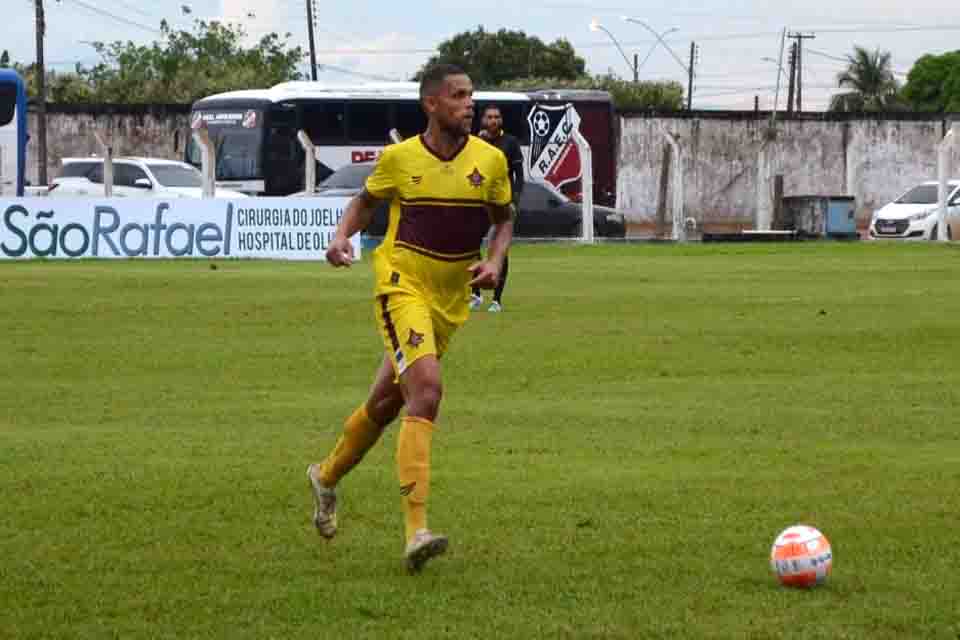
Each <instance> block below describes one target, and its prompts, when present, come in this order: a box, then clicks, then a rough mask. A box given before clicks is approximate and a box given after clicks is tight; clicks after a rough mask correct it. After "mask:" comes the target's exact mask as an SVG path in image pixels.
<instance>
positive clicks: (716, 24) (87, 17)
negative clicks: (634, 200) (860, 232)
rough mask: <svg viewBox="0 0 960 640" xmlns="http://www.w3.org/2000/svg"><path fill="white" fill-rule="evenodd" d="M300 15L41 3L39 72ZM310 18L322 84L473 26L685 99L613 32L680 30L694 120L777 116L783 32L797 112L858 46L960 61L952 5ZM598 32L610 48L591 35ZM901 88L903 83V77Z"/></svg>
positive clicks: (529, 5)
mask: <svg viewBox="0 0 960 640" xmlns="http://www.w3.org/2000/svg"><path fill="white" fill-rule="evenodd" d="M305 1H306V0H182V1H181V0H164V1H163V2H157V1H155V0H153V1H147V0H110V1H109V2H108V1H107V0H59V1H57V0H45V6H46V12H47V23H48V27H47V39H46V60H47V64H48V66H51V67H52V68H55V69H59V70H69V69H71V68H72V67H73V65H74V64H75V63H77V62H80V63H85V64H92V63H94V62H96V56H95V55H94V53H93V50H92V48H91V47H90V45H89V44H86V42H89V41H95V40H101V41H112V40H133V41H135V42H142V43H147V42H149V41H151V40H154V39H156V37H157V36H158V35H159V31H158V26H159V24H160V21H161V20H162V19H167V20H168V21H169V22H171V23H173V24H174V26H177V27H181V28H187V27H189V25H190V21H191V20H192V19H195V18H202V19H207V20H213V19H217V20H220V19H227V20H229V21H234V22H239V23H240V24H242V25H243V26H244V28H245V29H246V30H247V32H248V33H249V34H250V35H251V36H254V37H255V36H259V35H262V34H264V33H268V32H271V31H277V32H279V33H281V34H284V33H287V32H290V33H291V38H290V43H291V44H293V45H302V46H303V47H304V49H306V43H307V30H306V5H305ZM3 4H4V7H5V13H6V15H7V18H6V22H7V24H8V26H7V27H5V29H4V31H5V33H4V36H3V38H2V40H0V49H8V50H9V51H10V54H11V57H12V58H13V59H14V60H16V61H20V62H29V61H32V60H33V59H34V56H35V54H36V51H35V42H34V30H33V21H34V8H33V7H34V0H3ZM183 4H185V5H187V6H188V7H189V8H190V13H189V14H185V13H184V11H183V10H182V9H181V5H183ZM316 4H317V8H318V14H319V15H317V32H316V39H317V43H316V46H317V50H318V55H317V62H318V63H319V64H321V65H326V66H325V67H323V69H322V70H321V73H320V78H321V79H322V80H327V81H336V82H346V81H350V80H351V79H358V80H359V79H364V78H368V77H369V78H371V79H374V78H388V79H406V78H408V77H409V76H410V75H411V74H412V73H413V72H415V71H416V70H417V69H418V68H419V66H420V65H421V64H422V63H423V62H424V61H425V60H426V59H427V57H429V55H430V51H432V50H433V49H434V48H435V47H436V45H437V44H438V43H439V42H441V41H443V40H444V39H446V38H448V37H450V36H452V35H454V34H456V33H458V32H461V31H465V30H471V29H474V28H476V27H477V26H478V25H483V26H484V27H485V28H486V29H488V30H494V31H495V30H497V29H501V28H508V29H518V30H522V31H525V32H526V33H527V34H530V35H536V36H539V37H540V38H542V39H544V40H546V41H548V42H549V41H552V40H554V39H556V38H560V37H563V38H566V39H568V40H569V41H570V42H571V43H572V44H573V45H574V48H575V49H576V50H577V52H578V54H579V55H580V56H582V57H583V58H584V59H585V60H586V61H587V69H588V70H589V71H590V72H593V73H604V72H607V71H612V72H614V73H616V74H618V75H620V76H622V77H625V78H631V77H632V71H631V69H630V67H629V66H628V64H627V62H626V61H625V60H624V56H623V55H621V53H620V52H619V51H618V49H617V47H616V46H615V45H614V42H613V40H614V39H616V41H617V42H618V43H619V44H620V46H621V48H622V49H623V52H624V54H625V55H626V57H627V58H628V59H632V57H633V55H634V53H638V54H639V56H640V59H641V60H642V59H644V58H646V57H647V54H648V53H649V52H650V51H651V48H652V53H650V56H649V59H648V61H647V62H646V64H645V65H643V67H642V68H641V69H640V77H641V78H642V79H656V80H662V79H673V80H678V81H682V82H683V83H684V85H686V72H685V71H684V69H683V67H682V66H681V65H680V64H679V63H678V61H677V60H676V59H675V58H674V57H673V55H671V52H670V51H668V50H667V49H666V48H664V47H662V46H659V45H658V46H656V47H654V44H655V43H656V41H655V40H654V39H653V37H652V36H651V35H650V33H649V31H648V30H647V29H646V28H644V27H643V26H642V25H640V24H632V23H628V22H624V21H623V20H622V17H623V16H624V15H629V16H631V17H633V18H636V19H638V20H640V21H642V22H644V23H646V24H647V25H648V26H649V27H650V28H651V29H653V30H655V31H657V32H661V33H662V32H664V31H666V30H668V29H671V28H672V29H676V31H674V32H672V33H671V34H669V35H668V36H667V37H666V38H665V40H666V42H667V44H668V45H669V46H670V48H671V49H672V50H673V52H674V53H675V54H676V56H677V58H680V59H681V60H682V61H684V63H686V61H687V59H688V57H689V55H690V43H691V41H696V42H697V44H698V45H699V47H700V55H699V62H698V63H697V66H696V70H697V78H696V85H695V89H694V97H693V105H694V107H695V108H704V109H712V108H730V109H752V108H753V100H754V96H755V95H758V96H759V97H760V105H761V108H770V107H772V106H773V99H774V93H775V85H776V82H777V75H778V69H777V66H776V64H774V63H772V62H768V61H765V60H764V58H777V57H778V56H779V53H780V39H781V38H780V34H781V32H782V30H783V29H784V28H787V29H788V30H789V31H798V32H805V33H812V34H814V35H815V36H816V38H815V39H813V40H806V41H805V42H804V46H805V54H806V55H805V57H804V93H803V97H804V108H805V109H817V108H822V107H823V106H824V105H825V104H826V102H827V100H828V99H829V96H830V94H831V93H832V92H833V91H834V89H833V87H835V85H836V74H837V72H838V71H840V70H841V69H843V67H844V63H843V62H842V59H843V57H844V56H845V55H846V54H848V53H849V52H850V51H851V50H852V48H853V46H854V45H860V46H864V47H867V48H871V49H872V48H877V47H879V48H881V49H885V50H889V51H890V52H891V53H892V54H893V63H894V69H895V70H896V71H897V72H899V73H901V74H906V72H907V71H909V70H910V67H911V66H912V64H913V62H914V61H915V60H916V59H917V58H918V57H919V56H921V55H923V54H926V53H935V54H939V53H943V52H946V51H953V50H957V49H960V42H958V40H960V5H957V4H956V2H946V1H944V0H912V1H910V2H904V1H903V0H897V1H896V2H894V1H892V0H871V1H869V2H868V1H867V0H839V1H837V0H833V1H828V0H806V1H805V2H803V3H796V6H794V7H792V8H789V9H777V10H772V9H770V8H769V7H770V5H772V4H773V3H770V2H762V1H760V0H724V1H723V2H721V1H719V0H701V1H700V2H693V1H692V0H675V1H674V2H671V3H663V2H660V1H658V2H630V3H628V2H624V1H623V0H594V1H593V2H587V1H584V2H575V1H573V0H528V1H526V2H516V1H511V2H504V1H498V0H491V1H490V2H487V3H470V4H471V5H472V4H476V5H478V8H476V9H473V8H466V9H465V8H464V3H454V2H449V0H444V1H439V0H407V1H406V2H398V1H397V0H391V1H385V0H351V1H350V2H340V3H330V2H324V1H323V0H316ZM8 5H10V8H9V9H6V7H7V6H8ZM468 6H469V5H468ZM161 7H162V8H161ZM594 18H596V19H597V20H598V21H599V22H600V24H602V25H603V27H604V28H605V29H606V30H607V31H609V34H612V37H611V35H608V34H607V33H605V32H603V31H599V32H592V31H591V30H590V29H589V25H590V22H591V20H592V19H594ZM11 24H12V25H16V26H15V28H10V27H9V25H11ZM304 71H306V67H304ZM899 77H900V78H901V80H904V79H905V75H900V76H899ZM782 95H783V93H781V98H780V104H781V105H782V104H783V102H784V99H783V97H782Z"/></svg>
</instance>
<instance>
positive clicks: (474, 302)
mask: <svg viewBox="0 0 960 640" xmlns="http://www.w3.org/2000/svg"><path fill="white" fill-rule="evenodd" d="M482 306H483V296H478V295H476V294H475V293H471V294H470V311H476V310H477V309H479V308H480V307H482Z"/></svg>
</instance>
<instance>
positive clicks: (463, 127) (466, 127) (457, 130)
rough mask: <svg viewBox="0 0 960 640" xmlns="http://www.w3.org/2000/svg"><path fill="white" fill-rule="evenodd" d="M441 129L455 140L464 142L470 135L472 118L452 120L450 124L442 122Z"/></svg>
mask: <svg viewBox="0 0 960 640" xmlns="http://www.w3.org/2000/svg"><path fill="white" fill-rule="evenodd" d="M439 124H440V128H441V129H442V130H443V132H444V133H445V134H446V135H448V136H450V138H451V139H453V140H462V139H463V138H466V137H467V136H468V135H470V129H471V127H472V125H473V118H472V117H469V118H468V117H461V118H451V119H450V121H449V122H442V121H441V122H440V123H439Z"/></svg>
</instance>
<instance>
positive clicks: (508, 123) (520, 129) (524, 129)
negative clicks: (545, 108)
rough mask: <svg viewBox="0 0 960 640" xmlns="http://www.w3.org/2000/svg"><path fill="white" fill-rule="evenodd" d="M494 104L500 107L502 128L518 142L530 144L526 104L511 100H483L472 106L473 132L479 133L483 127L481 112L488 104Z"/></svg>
mask: <svg viewBox="0 0 960 640" xmlns="http://www.w3.org/2000/svg"><path fill="white" fill-rule="evenodd" d="M491 105H494V106H496V107H497V108H498V109H500V115H501V116H503V130H504V131H505V132H506V133H509V134H510V135H512V136H514V137H515V138H516V139H517V140H519V141H520V144H524V145H526V144H530V131H529V128H530V127H529V125H528V124H527V110H528V108H527V106H526V105H525V104H517V103H515V102H514V103H511V102H502V103H501V102H483V103H477V105H476V106H475V107H474V112H473V113H474V118H473V132H474V133H475V134H476V133H479V132H480V130H481V129H483V112H484V109H486V108H487V107H488V106H491Z"/></svg>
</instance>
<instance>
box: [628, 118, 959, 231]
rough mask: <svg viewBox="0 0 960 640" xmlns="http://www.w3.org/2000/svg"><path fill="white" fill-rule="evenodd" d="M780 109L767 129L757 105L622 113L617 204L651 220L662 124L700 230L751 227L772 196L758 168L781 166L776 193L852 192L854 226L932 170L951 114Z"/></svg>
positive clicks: (687, 211)
mask: <svg viewBox="0 0 960 640" xmlns="http://www.w3.org/2000/svg"><path fill="white" fill-rule="evenodd" d="M784 116H785V114H778V117H777V120H776V122H775V125H774V127H773V128H772V129H773V131H774V132H775V133H771V118H770V114H769V113H764V112H706V111H703V112H696V111H694V112H691V113H689V114H678V115H662V114H622V115H621V120H620V145H619V148H618V149H619V151H618V155H619V157H618V161H617V166H618V179H617V203H618V206H619V207H621V208H623V209H626V210H627V211H628V212H629V214H630V215H629V219H630V222H631V223H633V225H634V226H635V227H636V226H639V227H651V226H654V225H655V224H656V221H657V209H658V203H660V201H661V200H663V193H662V184H661V181H663V180H665V178H664V175H663V161H664V147H665V146H666V145H667V141H666V137H665V136H666V134H670V135H673V136H674V137H675V139H676V140H677V141H678V143H679V145H680V147H681V149H682V156H683V184H684V189H683V191H684V215H685V217H692V218H694V219H695V220H696V221H697V223H698V226H699V227H700V228H701V229H703V230H707V231H710V230H730V229H737V228H741V229H742V228H753V225H754V221H755V216H756V214H757V212H758V209H759V208H761V207H771V206H772V180H770V179H764V177H765V176H772V175H775V174H782V175H783V182H784V189H783V193H784V195H785V196H791V195H851V196H854V197H855V198H856V206H857V219H858V223H859V225H860V226H861V227H862V226H865V225H866V223H867V221H868V220H869V218H870V216H871V215H872V213H873V211H874V209H876V208H878V207H880V206H883V205H884V204H886V203H887V202H889V201H890V200H892V199H894V198H895V197H897V196H898V195H900V194H901V193H902V192H903V191H905V190H906V189H907V188H909V187H910V186H912V185H913V184H915V183H917V182H921V181H924V180H936V178H937V146H938V144H939V143H940V141H941V140H942V139H943V136H944V135H945V133H946V132H947V130H948V129H949V126H950V123H951V120H952V119H953V117H954V114H949V115H947V116H944V115H942V114H936V115H934V114H891V115H889V116H882V117H877V116H862V115H858V116H851V115H846V114H809V115H807V114H804V115H803V116H800V117H796V116H794V117H791V118H786V117H784ZM956 117H957V119H960V115H957V116H956ZM953 155H954V167H955V168H956V169H955V170H954V172H953V174H954V176H953V177H960V163H958V162H957V161H958V154H957V153H956V149H955V150H954V154H953ZM764 162H766V164H767V168H766V169H763V167H762V164H763V163H764ZM665 184H668V183H667V182H665ZM667 202H669V196H668V197H667ZM660 215H661V217H662V216H663V212H662V207H661V213H660ZM666 218H667V220H669V213H668V214H667V216H666Z"/></svg>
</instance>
